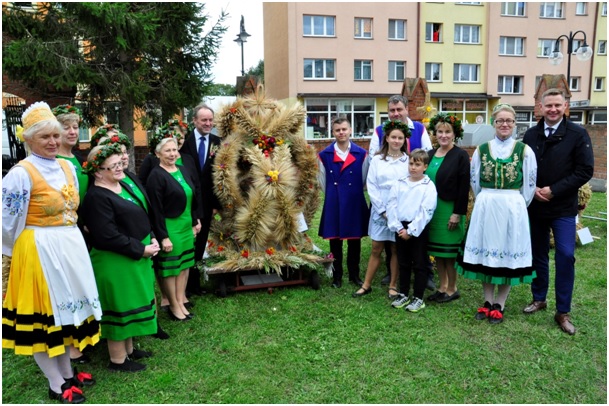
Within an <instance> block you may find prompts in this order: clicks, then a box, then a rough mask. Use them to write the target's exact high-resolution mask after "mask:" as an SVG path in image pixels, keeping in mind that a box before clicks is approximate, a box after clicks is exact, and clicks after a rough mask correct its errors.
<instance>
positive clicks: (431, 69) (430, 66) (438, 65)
mask: <svg viewBox="0 0 609 406" xmlns="http://www.w3.org/2000/svg"><path fill="white" fill-rule="evenodd" d="M434 66H437V67H438V79H433V77H432V75H431V73H432V72H433V68H434ZM428 67H429V73H430V75H429V77H428V75H427V68H428ZM425 80H426V81H427V82H429V83H438V82H442V63H439V62H425Z"/></svg>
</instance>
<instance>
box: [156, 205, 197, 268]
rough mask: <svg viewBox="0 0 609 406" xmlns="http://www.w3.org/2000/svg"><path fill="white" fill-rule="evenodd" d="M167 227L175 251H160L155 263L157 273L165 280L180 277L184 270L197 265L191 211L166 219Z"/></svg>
mask: <svg viewBox="0 0 609 406" xmlns="http://www.w3.org/2000/svg"><path fill="white" fill-rule="evenodd" d="M165 225H166V227H167V233H168V234H169V239H170V240H171V243H172V244H173V250H171V252H163V251H159V253H158V255H157V256H156V258H155V262H154V264H155V269H156V271H157V272H158V273H159V276H161V277H163V278H167V277H169V276H178V275H179V274H180V272H182V271H183V270H185V269H188V268H190V267H192V266H194V265H195V237H194V235H193V233H192V218H191V217H190V210H184V212H183V213H182V214H181V215H180V216H179V217H176V218H172V219H165Z"/></svg>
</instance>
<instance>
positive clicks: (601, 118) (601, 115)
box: [590, 110, 607, 124]
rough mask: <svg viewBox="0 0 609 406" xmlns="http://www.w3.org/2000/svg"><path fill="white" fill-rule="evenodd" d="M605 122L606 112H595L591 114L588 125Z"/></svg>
mask: <svg viewBox="0 0 609 406" xmlns="http://www.w3.org/2000/svg"><path fill="white" fill-rule="evenodd" d="M606 122H607V110H597V111H593V112H592V120H591V123H590V124H604V123H606Z"/></svg>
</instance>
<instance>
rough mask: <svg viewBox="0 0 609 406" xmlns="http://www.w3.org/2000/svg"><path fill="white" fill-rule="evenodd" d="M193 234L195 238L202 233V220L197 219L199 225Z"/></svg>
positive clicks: (193, 229) (194, 228) (195, 227)
mask: <svg viewBox="0 0 609 406" xmlns="http://www.w3.org/2000/svg"><path fill="white" fill-rule="evenodd" d="M192 232H193V234H194V235H195V237H196V236H197V234H199V233H200V232H201V220H199V219H197V224H196V225H195V226H194V227H193V228H192Z"/></svg>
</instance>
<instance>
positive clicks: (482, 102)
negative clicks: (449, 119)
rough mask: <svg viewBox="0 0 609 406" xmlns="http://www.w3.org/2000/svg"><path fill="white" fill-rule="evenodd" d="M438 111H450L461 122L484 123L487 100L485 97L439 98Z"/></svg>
mask: <svg viewBox="0 0 609 406" xmlns="http://www.w3.org/2000/svg"><path fill="white" fill-rule="evenodd" d="M438 110H439V111H441V112H443V113H451V114H454V115H456V116H457V117H459V118H460V119H461V121H462V122H463V124H468V123H472V124H473V123H479V124H484V123H486V118H487V111H488V102H487V101H486V99H465V100H464V99H440V108H439V109H438Z"/></svg>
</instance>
